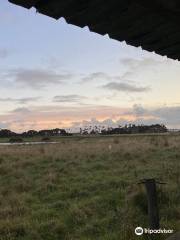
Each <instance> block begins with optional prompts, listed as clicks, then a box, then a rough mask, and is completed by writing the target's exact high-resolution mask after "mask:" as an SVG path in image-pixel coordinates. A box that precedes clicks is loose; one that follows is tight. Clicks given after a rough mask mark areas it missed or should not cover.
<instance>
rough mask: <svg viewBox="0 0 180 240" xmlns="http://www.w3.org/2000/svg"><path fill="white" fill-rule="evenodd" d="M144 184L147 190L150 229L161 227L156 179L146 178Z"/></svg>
mask: <svg viewBox="0 0 180 240" xmlns="http://www.w3.org/2000/svg"><path fill="white" fill-rule="evenodd" d="M144 184H145V187H146V191H147V199H148V215H149V225H150V229H159V228H160V224H159V210H158V201H157V190H156V180H155V179H145V180H144Z"/></svg>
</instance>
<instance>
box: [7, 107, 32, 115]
mask: <svg viewBox="0 0 180 240" xmlns="http://www.w3.org/2000/svg"><path fill="white" fill-rule="evenodd" d="M30 112H31V111H30V110H29V109H28V108H24V107H23V108H16V109H14V110H13V111H12V113H20V114H27V113H30Z"/></svg>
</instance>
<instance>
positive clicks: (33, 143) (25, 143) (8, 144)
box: [0, 142, 58, 146]
mask: <svg viewBox="0 0 180 240" xmlns="http://www.w3.org/2000/svg"><path fill="white" fill-rule="evenodd" d="M41 144H43V145H44V144H58V142H22V143H0V146H14V145H41Z"/></svg>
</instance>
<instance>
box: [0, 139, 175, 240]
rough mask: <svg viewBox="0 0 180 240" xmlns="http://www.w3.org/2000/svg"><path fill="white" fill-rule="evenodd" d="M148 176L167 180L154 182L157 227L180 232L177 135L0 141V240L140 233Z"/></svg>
mask: <svg viewBox="0 0 180 240" xmlns="http://www.w3.org/2000/svg"><path fill="white" fill-rule="evenodd" d="M152 177H153V178H157V179H159V180H161V181H163V182H166V183H167V184H166V185H159V186H158V193H159V209H160V217H161V227H162V228H164V227H165V228H167V229H174V230H175V231H180V136H178V135H177V136H168V135H167V136H158V135H154V136H135V135H133V136H111V137H97V138H80V137H78V138H76V137H74V138H61V139H60V140H59V143H58V144H56V145H50V144H49V145H37V146H0V240H61V239H62V240H96V239H98V240H135V239H138V237H137V236H135V234H134V229H135V227H137V226H142V227H148V218H147V203H146V202H147V201H146V194H145V191H144V186H143V185H138V182H139V181H140V180H141V179H144V178H152ZM166 237H167V236H161V237H158V236H157V237H156V239H166ZM139 239H149V238H148V237H147V236H142V237H139Z"/></svg>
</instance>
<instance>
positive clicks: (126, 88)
mask: <svg viewBox="0 0 180 240" xmlns="http://www.w3.org/2000/svg"><path fill="white" fill-rule="evenodd" d="M103 88H105V89H109V90H115V91H119V92H134V93H141V92H148V91H150V88H149V87H138V86H135V85H132V84H129V83H122V82H121V83H117V82H112V83H108V84H106V85H104V86H103Z"/></svg>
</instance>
